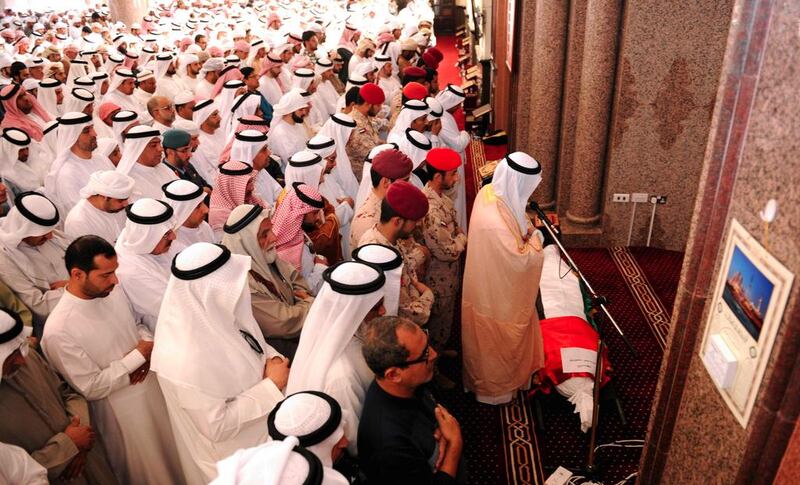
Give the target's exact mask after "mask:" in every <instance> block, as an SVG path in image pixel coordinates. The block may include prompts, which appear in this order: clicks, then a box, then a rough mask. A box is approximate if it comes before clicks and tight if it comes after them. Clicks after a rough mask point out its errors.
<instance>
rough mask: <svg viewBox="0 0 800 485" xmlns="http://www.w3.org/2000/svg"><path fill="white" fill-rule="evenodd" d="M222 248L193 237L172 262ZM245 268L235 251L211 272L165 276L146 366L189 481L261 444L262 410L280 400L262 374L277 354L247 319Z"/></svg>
mask: <svg viewBox="0 0 800 485" xmlns="http://www.w3.org/2000/svg"><path fill="white" fill-rule="evenodd" d="M222 254H223V249H222V248H220V247H219V246H215V245H212V244H208V243H198V244H194V245H192V246H190V247H189V248H187V249H185V250H184V251H182V252H181V253H180V254H179V255H178V256H177V258H176V260H175V265H176V267H177V268H179V269H184V270H190V269H195V268H200V267H203V266H205V265H207V264H209V263H211V262H212V261H215V260H217V258H219V257H220V256H221V255H222ZM249 269H250V257H249V256H242V255H238V254H233V255H231V256H230V259H229V260H228V261H227V262H225V263H224V264H223V265H222V266H221V267H219V268H218V269H216V270H214V271H212V272H211V273H210V274H206V275H203V276H200V277H198V278H195V279H180V278H178V277H176V276H175V275H174V274H173V275H171V276H170V280H169V284H168V285H167V291H166V293H165V294H164V304H163V306H162V310H161V314H160V316H159V320H158V326H157V330H156V337H155V342H156V345H155V348H154V349H153V360H152V362H153V363H152V369H153V370H154V371H155V372H156V373H158V380H159V384H160V385H161V389H162V390H163V391H164V397H165V399H166V402H167V408H168V409H169V414H170V420H171V422H172V428H173V430H174V433H175V436H176V440H177V442H178V444H179V453H180V456H181V463H182V465H183V470H184V473H185V476H186V481H187V483H190V484H205V483H208V482H209V481H211V480H213V479H214V478H215V477H216V475H217V470H216V463H217V462H218V461H220V460H222V459H224V458H226V457H228V456H230V455H231V454H233V453H234V452H235V451H236V450H238V449H241V448H249V447H253V446H257V445H259V444H262V443H264V442H266V440H267V414H268V413H269V412H270V411H271V410H272V408H273V407H274V406H275V405H276V404H277V403H278V402H280V401H281V400H282V399H283V394H282V393H281V391H280V390H279V389H278V388H277V387H276V386H275V384H274V383H273V382H272V381H271V380H269V379H264V378H263V372H264V365H265V363H266V360H267V359H268V358H272V357H275V356H279V355H280V354H278V353H277V352H276V351H275V350H274V349H273V348H272V347H270V346H269V345H267V343H266V342H265V341H264V338H263V336H262V334H261V330H260V329H259V327H258V324H257V323H256V321H255V319H254V318H253V313H252V308H251V303H250V290H249V287H248V271H249ZM243 332H246V333H247V334H249V335H248V336H247V340H246V338H245V335H244V333H243ZM248 340H249V341H248ZM256 349H260V350H261V352H262V353H258V350H256Z"/></svg>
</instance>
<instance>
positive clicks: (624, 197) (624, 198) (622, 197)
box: [611, 194, 631, 202]
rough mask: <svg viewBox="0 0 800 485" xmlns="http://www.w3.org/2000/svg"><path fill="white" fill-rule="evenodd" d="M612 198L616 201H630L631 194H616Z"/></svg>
mask: <svg viewBox="0 0 800 485" xmlns="http://www.w3.org/2000/svg"><path fill="white" fill-rule="evenodd" d="M611 200H612V201H614V202H630V201H631V194H614V195H613V196H612V199H611Z"/></svg>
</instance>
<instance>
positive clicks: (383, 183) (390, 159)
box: [350, 149, 413, 249]
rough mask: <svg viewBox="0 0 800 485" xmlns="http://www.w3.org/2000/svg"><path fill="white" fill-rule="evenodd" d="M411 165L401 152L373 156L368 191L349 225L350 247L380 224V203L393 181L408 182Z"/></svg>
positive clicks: (353, 247)
mask: <svg viewBox="0 0 800 485" xmlns="http://www.w3.org/2000/svg"><path fill="white" fill-rule="evenodd" d="M412 168H413V163H412V162H411V159H410V158H408V157H407V156H406V155H405V154H404V153H403V152H401V151H399V150H395V149H388V150H383V151H382V152H380V153H378V154H377V155H375V157H374V158H373V160H372V163H371V167H370V179H371V180H370V187H371V189H370V191H369V194H368V195H367V197H366V199H364V202H363V203H362V204H361V206H360V207H356V213H355V215H354V216H353V222H352V223H351V225H350V247H351V248H352V249H355V248H357V247H358V246H359V244H358V242H359V241H360V240H361V236H363V235H364V233H365V232H367V231H369V230H370V229H372V227H373V226H375V224H377V223H378V222H380V218H381V201H382V200H383V197H384V196H385V195H386V190H387V189H388V188H389V185H391V184H392V182H394V181H395V180H408V177H409V176H410V175H411V169H412Z"/></svg>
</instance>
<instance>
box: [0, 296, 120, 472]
mask: <svg viewBox="0 0 800 485" xmlns="http://www.w3.org/2000/svg"><path fill="white" fill-rule="evenodd" d="M30 328H31V327H23V325H22V321H21V320H20V318H19V317H18V316H17V315H16V314H12V313H9V312H6V311H1V310H0V360H2V363H3V370H2V379H1V380H0V416H3V419H0V442H4V443H9V444H13V445H16V446H19V447H21V448H23V449H24V450H25V451H27V452H28V453H30V455H31V456H32V457H33V459H35V460H36V461H37V462H38V463H39V464H40V465H42V466H43V467H45V468H46V469H47V475H48V479H49V480H50V483H53V484H58V483H67V482H69V483H78V484H98V485H101V484H103V485H104V484H116V483H117V479H116V477H115V476H114V473H113V472H112V471H111V466H110V465H109V463H108V459H107V458H106V452H105V448H104V447H103V443H102V440H101V439H100V437H99V436H98V435H97V434H96V431H95V430H94V429H92V427H91V423H90V418H89V407H88V404H87V403H86V400H85V399H84V398H83V397H81V395H80V394H78V393H77V392H75V391H73V390H72V389H71V388H70V387H69V386H68V385H67V384H66V383H65V382H64V381H62V380H61V379H59V377H58V376H57V375H56V373H55V372H53V370H52V369H51V368H50V366H49V365H48V364H47V362H45V360H44V359H43V358H42V357H41V356H39V354H38V353H37V352H35V351H30V350H28V348H27V347H28V345H29V342H28V340H27V339H28V335H30Z"/></svg>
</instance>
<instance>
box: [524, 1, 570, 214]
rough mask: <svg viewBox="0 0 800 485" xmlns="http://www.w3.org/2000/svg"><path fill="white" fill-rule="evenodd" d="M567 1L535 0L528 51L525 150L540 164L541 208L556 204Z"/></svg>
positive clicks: (548, 207) (537, 192)
mask: <svg viewBox="0 0 800 485" xmlns="http://www.w3.org/2000/svg"><path fill="white" fill-rule="evenodd" d="M568 14H569V2H559V1H556V2H554V1H552V0H538V1H537V2H536V13H535V19H534V31H533V50H532V52H531V54H530V56H531V62H532V64H533V66H532V73H531V78H530V80H528V81H526V80H522V79H521V80H520V82H524V83H526V84H529V85H530V88H529V89H530V90H531V96H530V105H529V107H528V108H525V107H520V108H521V109H530V111H531V115H530V124H529V125H528V129H527V131H528V132H529V133H530V143H529V148H528V150H529V151H530V155H531V156H533V157H534V158H535V159H536V160H538V161H539V163H541V164H542V183H541V185H539V187H538V188H537V189H536V199H537V200H538V201H539V205H541V206H542V207H543V208H546V209H551V208H553V207H555V205H556V180H557V178H556V176H557V174H558V140H559V132H560V128H561V93H562V86H563V84H564V58H565V55H566V43H567V16H568Z"/></svg>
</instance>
